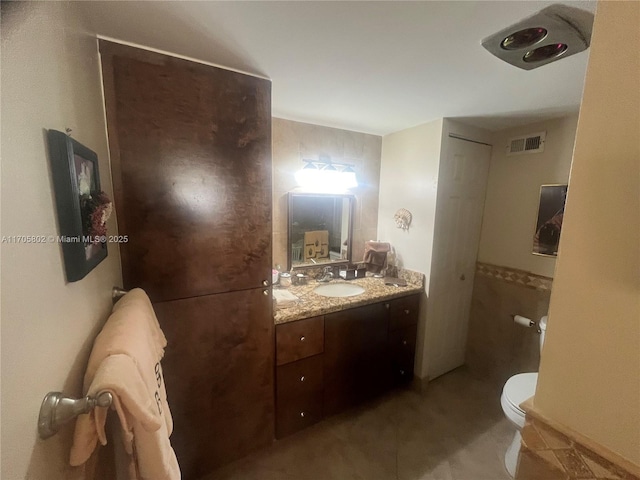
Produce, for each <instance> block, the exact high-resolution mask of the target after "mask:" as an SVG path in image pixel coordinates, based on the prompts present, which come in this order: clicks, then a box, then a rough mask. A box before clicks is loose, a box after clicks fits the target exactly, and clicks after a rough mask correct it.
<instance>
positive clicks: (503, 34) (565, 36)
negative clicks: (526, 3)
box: [482, 4, 593, 70]
mask: <svg viewBox="0 0 640 480" xmlns="http://www.w3.org/2000/svg"><path fill="white" fill-rule="evenodd" d="M592 26H593V14H592V13H591V12H588V11H586V10H581V9H579V8H575V7H570V6H567V5H561V4H555V5H551V6H549V7H547V8H544V9H542V10H540V11H539V12H538V13H536V14H535V15H532V16H530V17H527V18H525V19H524V20H521V21H520V22H518V23H516V24H514V25H512V26H510V27H508V28H505V29H504V30H501V31H499V32H498V33H495V34H493V35H491V36H490V37H487V38H485V39H484V40H482V46H483V47H484V48H486V49H487V50H488V51H489V52H491V53H492V54H493V55H495V56H496V57H498V58H500V59H501V60H504V61H505V62H507V63H510V64H511V65H514V66H516V67H518V68H522V69H523V70H532V69H534V68H537V67H541V66H542V65H546V64H547V63H551V62H554V61H556V60H560V59H561V58H566V57H569V56H571V55H574V54H576V53H579V52H582V51H583V50H586V49H587V48H589V43H590V41H591V30H592Z"/></svg>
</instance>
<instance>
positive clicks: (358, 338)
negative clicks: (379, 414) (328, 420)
mask: <svg viewBox="0 0 640 480" xmlns="http://www.w3.org/2000/svg"><path fill="white" fill-rule="evenodd" d="M324 338H325V344H324V385H325V387H324V413H325V415H332V414H334V413H338V412H341V411H342V410H344V409H345V408H348V407H350V406H352V405H356V404H358V403H360V402H362V401H365V400H367V399H369V398H372V397H374V396H376V395H378V394H380V393H382V392H384V391H386V390H387V389H389V388H390V386H391V383H392V380H391V364H390V362H389V312H388V310H387V308H386V306H385V304H384V303H376V304H373V305H367V306H364V307H358V308H353V309H349V310H344V311H341V312H336V313H331V314H329V315H325V324H324Z"/></svg>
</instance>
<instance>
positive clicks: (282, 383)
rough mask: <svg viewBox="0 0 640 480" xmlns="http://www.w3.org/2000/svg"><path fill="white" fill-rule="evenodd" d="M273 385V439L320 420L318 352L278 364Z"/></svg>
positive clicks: (320, 396)
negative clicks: (274, 425)
mask: <svg viewBox="0 0 640 480" xmlns="http://www.w3.org/2000/svg"><path fill="white" fill-rule="evenodd" d="M276 385H277V387H276V437H277V438H282V437H284V436H286V435H289V434H291V433H294V432H297V431H298V430H301V429H303V428H305V427H308V426H309V425H313V424H314V423H316V422H318V421H320V420H321V419H322V389H323V385H324V382H323V371H322V355H315V356H313V357H309V358H305V359H304V360H299V361H297V362H293V363H288V364H287V365H282V366H280V367H278V368H277V370H276Z"/></svg>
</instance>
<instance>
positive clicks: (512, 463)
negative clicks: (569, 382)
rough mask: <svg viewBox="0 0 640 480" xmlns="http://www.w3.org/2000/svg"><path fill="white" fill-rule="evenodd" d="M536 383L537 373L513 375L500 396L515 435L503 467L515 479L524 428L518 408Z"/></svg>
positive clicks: (544, 321) (542, 325)
mask: <svg viewBox="0 0 640 480" xmlns="http://www.w3.org/2000/svg"><path fill="white" fill-rule="evenodd" d="M538 325H539V327H540V351H542V344H543V343H544V334H545V331H546V330H547V316H546V315H545V316H544V317H542V318H541V319H540V322H539V324H538ZM537 382H538V374H537V373H519V374H518V375H514V376H513V377H511V378H510V379H509V380H507V383H505V384H504V388H503V389H502V395H501V396H500V404H501V405H502V410H503V411H504V414H505V415H506V417H507V419H508V420H509V421H510V422H511V423H512V424H513V425H515V427H516V433H515V435H514V436H513V441H512V442H511V445H509V448H508V449H507V453H505V455H504V465H505V467H506V468H507V472H509V475H511V476H512V477H515V474H516V466H517V464H518V453H519V452H520V441H521V439H522V437H521V436H520V430H522V427H524V415H525V414H524V411H523V410H522V409H521V408H520V404H521V403H522V402H524V401H525V400H526V399H528V398H530V397H532V396H533V394H534V393H535V391H536V383H537Z"/></svg>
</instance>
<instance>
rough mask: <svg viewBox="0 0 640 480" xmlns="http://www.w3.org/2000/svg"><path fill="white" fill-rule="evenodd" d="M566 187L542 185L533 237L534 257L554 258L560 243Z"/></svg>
mask: <svg viewBox="0 0 640 480" xmlns="http://www.w3.org/2000/svg"><path fill="white" fill-rule="evenodd" d="M566 199H567V185H542V186H541V187H540V203H539V205H538V218H537V221H536V230H535V234H534V236H533V253H534V255H544V256H548V257H556V256H557V255H558V245H559V243H560V232H561V230H562V219H563V217H564V204H565V201H566Z"/></svg>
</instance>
